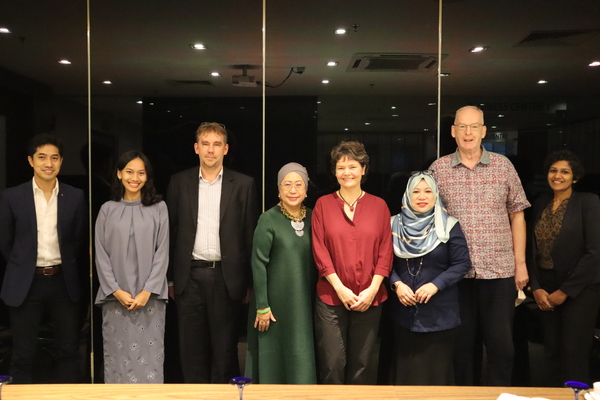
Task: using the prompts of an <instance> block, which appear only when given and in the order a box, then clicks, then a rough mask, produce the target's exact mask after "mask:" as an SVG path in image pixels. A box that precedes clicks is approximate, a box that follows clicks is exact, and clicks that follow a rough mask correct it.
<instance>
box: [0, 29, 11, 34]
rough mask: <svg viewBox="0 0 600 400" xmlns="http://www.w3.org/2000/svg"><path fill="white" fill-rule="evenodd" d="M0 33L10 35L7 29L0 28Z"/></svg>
mask: <svg viewBox="0 0 600 400" xmlns="http://www.w3.org/2000/svg"><path fill="white" fill-rule="evenodd" d="M0 33H10V29H8V28H0Z"/></svg>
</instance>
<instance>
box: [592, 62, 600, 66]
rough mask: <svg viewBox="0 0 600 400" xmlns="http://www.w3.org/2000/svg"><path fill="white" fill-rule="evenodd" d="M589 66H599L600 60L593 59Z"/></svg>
mask: <svg viewBox="0 0 600 400" xmlns="http://www.w3.org/2000/svg"><path fill="white" fill-rule="evenodd" d="M590 67H600V61H594V62H592V63H590Z"/></svg>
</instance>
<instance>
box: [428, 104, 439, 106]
mask: <svg viewBox="0 0 600 400" xmlns="http://www.w3.org/2000/svg"><path fill="white" fill-rule="evenodd" d="M436 104H437V103H427V105H428V106H435V105H436Z"/></svg>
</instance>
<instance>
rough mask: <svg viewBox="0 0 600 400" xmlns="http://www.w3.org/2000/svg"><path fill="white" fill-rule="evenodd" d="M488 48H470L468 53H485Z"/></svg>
mask: <svg viewBox="0 0 600 400" xmlns="http://www.w3.org/2000/svg"><path fill="white" fill-rule="evenodd" d="M488 48H489V47H484V46H475V47H471V48H470V49H469V51H470V52H471V53H481V52H482V51H486V50H487V49H488Z"/></svg>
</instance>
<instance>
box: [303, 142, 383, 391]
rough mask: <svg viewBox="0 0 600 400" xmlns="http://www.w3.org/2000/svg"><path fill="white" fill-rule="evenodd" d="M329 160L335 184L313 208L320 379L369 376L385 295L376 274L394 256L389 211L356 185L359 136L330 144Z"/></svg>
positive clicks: (361, 169)
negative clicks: (334, 188) (335, 144)
mask: <svg viewBox="0 0 600 400" xmlns="http://www.w3.org/2000/svg"><path fill="white" fill-rule="evenodd" d="M331 166H332V170H333V173H334V175H335V177H336V179H337V181H338V183H339V184H340V189H339V190H338V191H336V192H335V193H332V194H328V195H325V196H323V197H321V198H320V199H319V200H318V201H317V204H316V205H315V208H314V211H313V216H312V235H313V255H314V258H315V262H316V264H317V268H318V270H319V281H318V283H317V302H316V311H315V335H316V342H317V357H318V360H319V368H320V381H321V383H325V384H352V385H365V384H375V383H376V376H377V371H376V366H375V363H374V361H375V360H374V358H373V356H374V355H375V351H374V346H375V343H376V341H377V333H378V329H379V319H380V317H381V308H380V307H378V306H379V304H381V303H382V302H383V301H385V300H386V298H387V291H386V290H385V287H384V286H382V285H381V282H382V281H383V279H384V277H387V276H389V273H390V270H391V268H392V260H393V253H392V234H391V227H390V211H389V209H388V207H387V205H386V203H385V202H384V201H383V199H381V198H379V197H376V196H373V195H370V194H368V193H365V192H364V191H363V190H362V189H361V186H360V185H361V182H362V181H363V180H364V177H365V176H366V174H367V171H368V167H369V156H368V155H367V152H366V151H365V147H364V145H363V144H362V143H359V142H354V141H352V142H341V143H340V144H339V145H337V146H336V147H334V148H333V150H331Z"/></svg>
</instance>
